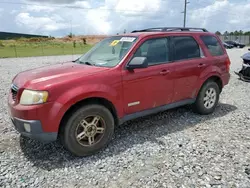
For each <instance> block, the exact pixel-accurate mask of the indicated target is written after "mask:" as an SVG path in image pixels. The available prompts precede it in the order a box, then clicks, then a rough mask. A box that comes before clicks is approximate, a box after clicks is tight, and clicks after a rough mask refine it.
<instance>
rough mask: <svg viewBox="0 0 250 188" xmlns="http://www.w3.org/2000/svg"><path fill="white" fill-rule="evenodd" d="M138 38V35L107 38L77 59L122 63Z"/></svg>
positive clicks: (106, 64) (98, 63) (110, 64)
mask: <svg viewBox="0 0 250 188" xmlns="http://www.w3.org/2000/svg"><path fill="white" fill-rule="evenodd" d="M136 40H137V37H123V36H113V37H109V38H106V39H104V40H102V41H101V42H99V43H97V44H96V45H95V46H94V47H93V48H92V49H91V50H90V51H88V52H87V53H86V54H84V55H83V56H81V57H80V58H79V59H78V60H76V63H80V64H87V65H94V66H103V67H114V66H116V65H118V64H119V63H120V61H121V60H122V58H123V57H124V56H125V55H126V54H127V52H128V51H129V50H130V48H131V47H132V45H133V44H134V43H135V41H136Z"/></svg>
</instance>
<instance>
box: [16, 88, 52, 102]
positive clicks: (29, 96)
mask: <svg viewBox="0 0 250 188" xmlns="http://www.w3.org/2000/svg"><path fill="white" fill-rule="evenodd" d="M48 95H49V94H48V92H47V91H32V90H28V89H25V90H24V91H23V93H22V96H21V99H20V104H22V105H32V104H42V103H45V102H47V99H48Z"/></svg>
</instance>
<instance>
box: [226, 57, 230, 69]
mask: <svg viewBox="0 0 250 188" xmlns="http://www.w3.org/2000/svg"><path fill="white" fill-rule="evenodd" d="M225 64H226V70H227V72H229V71H230V64H231V62H230V59H229V58H227V59H226V61H225Z"/></svg>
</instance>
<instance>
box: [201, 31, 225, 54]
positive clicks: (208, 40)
mask: <svg viewBox="0 0 250 188" xmlns="http://www.w3.org/2000/svg"><path fill="white" fill-rule="evenodd" d="M200 38H201V40H202V41H203V43H204V44H205V46H206V47H207V49H208V50H209V52H210V54H211V55H212V56H220V55H223V54H224V51H223V49H222V47H221V45H220V43H219V41H218V39H217V38H216V37H214V36H201V37H200Z"/></svg>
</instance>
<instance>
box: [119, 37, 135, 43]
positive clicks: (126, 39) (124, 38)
mask: <svg viewBox="0 0 250 188" xmlns="http://www.w3.org/2000/svg"><path fill="white" fill-rule="evenodd" d="M134 40H135V37H122V38H121V39H120V41H123V42H133V41H134Z"/></svg>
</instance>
